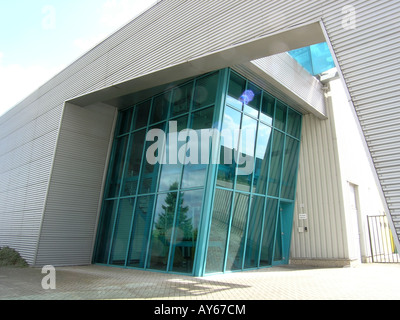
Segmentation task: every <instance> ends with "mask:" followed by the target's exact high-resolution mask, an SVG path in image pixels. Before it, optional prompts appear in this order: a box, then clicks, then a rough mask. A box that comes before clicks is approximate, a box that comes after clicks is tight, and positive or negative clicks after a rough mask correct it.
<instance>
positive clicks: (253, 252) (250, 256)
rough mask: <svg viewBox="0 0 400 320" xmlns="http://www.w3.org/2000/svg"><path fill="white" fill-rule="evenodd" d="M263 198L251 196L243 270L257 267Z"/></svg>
mask: <svg viewBox="0 0 400 320" xmlns="http://www.w3.org/2000/svg"><path fill="white" fill-rule="evenodd" d="M264 203H265V197H259V196H253V197H252V200H251V209H250V216H249V225H248V231H247V242H246V258H245V262H244V267H245V268H256V267H258V259H259V254H260V243H261V231H262V227H263V217H264Z"/></svg>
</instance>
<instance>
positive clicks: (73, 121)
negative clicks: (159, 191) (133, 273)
mask: <svg viewBox="0 0 400 320" xmlns="http://www.w3.org/2000/svg"><path fill="white" fill-rule="evenodd" d="M116 114H117V112H116V108H114V107H111V106H108V105H105V104H97V105H93V106H89V107H86V108H81V107H79V106H75V105H72V104H69V103H67V104H66V106H65V110H64V114H63V121H62V124H61V127H60V132H59V137H58V144H57V148H56V152H55V157H54V165H53V169H52V174H51V178H50V182H49V191H48V195H47V199H46V204H45V208H44V213H43V222H42V226H41V233H40V237H39V243H38V250H37V256H36V259H35V262H34V264H35V265H38V266H43V265H47V264H51V265H54V266H58V265H77V264H78V265H82V264H90V263H91V255H92V250H93V241H94V237H93V235H94V233H95V230H96V226H97V213H98V211H99V206H100V205H101V190H102V186H103V182H104V172H105V169H106V165H107V159H108V153H109V148H110V146H111V144H112V139H111V137H112V136H113V134H112V133H113V128H114V122H115V119H116Z"/></svg>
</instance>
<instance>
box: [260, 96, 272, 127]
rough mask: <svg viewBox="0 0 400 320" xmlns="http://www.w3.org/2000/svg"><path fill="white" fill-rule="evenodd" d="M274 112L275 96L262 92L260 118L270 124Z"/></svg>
mask: <svg viewBox="0 0 400 320" xmlns="http://www.w3.org/2000/svg"><path fill="white" fill-rule="evenodd" d="M274 114H275V98H274V97H272V96H270V95H269V94H267V93H265V92H264V94H263V99H262V106H261V113H260V120H261V121H264V122H265V123H266V124H268V125H270V126H272V125H273V122H274Z"/></svg>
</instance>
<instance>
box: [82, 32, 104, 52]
mask: <svg viewBox="0 0 400 320" xmlns="http://www.w3.org/2000/svg"><path fill="white" fill-rule="evenodd" d="M106 37H107V35H106V34H105V33H99V34H97V35H94V36H91V37H89V38H84V37H81V38H78V39H75V40H74V46H75V47H76V48H78V49H79V51H80V52H82V54H83V53H85V52H87V51H89V50H90V49H92V48H93V47H94V46H96V45H97V44H99V43H100V42H101V41H102V40H104V39H105V38H106Z"/></svg>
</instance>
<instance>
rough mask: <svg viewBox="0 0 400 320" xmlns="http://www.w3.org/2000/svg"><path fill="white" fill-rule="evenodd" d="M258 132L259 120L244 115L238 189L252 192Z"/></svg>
mask: <svg viewBox="0 0 400 320" xmlns="http://www.w3.org/2000/svg"><path fill="white" fill-rule="evenodd" d="M256 133H257V120H254V119H252V118H250V117H248V116H246V115H244V116H243V122H242V130H241V134H240V146H239V161H238V169H237V181H236V190H239V191H247V192H250V188H251V182H252V179H253V171H254V158H255V155H254V152H255V142H256Z"/></svg>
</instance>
